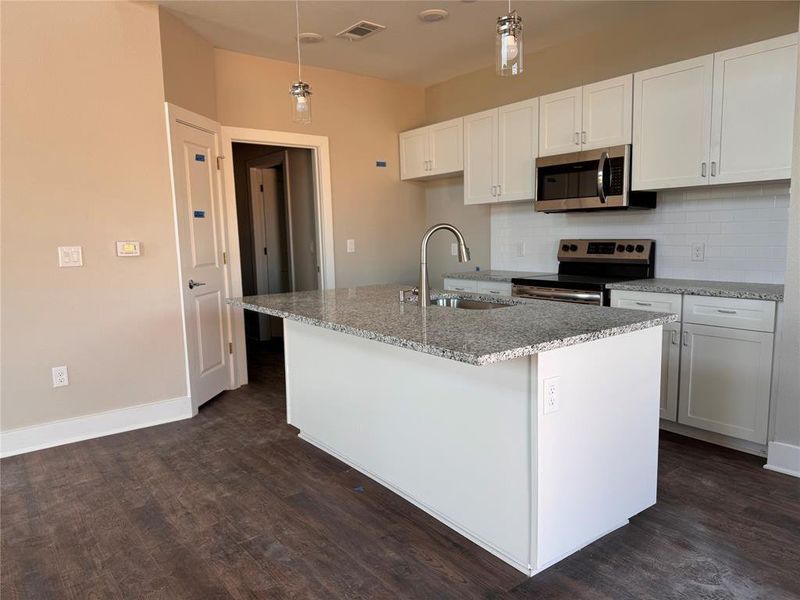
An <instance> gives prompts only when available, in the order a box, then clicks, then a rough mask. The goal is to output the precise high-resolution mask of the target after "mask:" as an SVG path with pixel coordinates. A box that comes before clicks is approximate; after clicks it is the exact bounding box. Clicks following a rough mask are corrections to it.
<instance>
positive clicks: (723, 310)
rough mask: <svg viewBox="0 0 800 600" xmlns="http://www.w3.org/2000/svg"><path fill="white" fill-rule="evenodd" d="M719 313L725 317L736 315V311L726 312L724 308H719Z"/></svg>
mask: <svg viewBox="0 0 800 600" xmlns="http://www.w3.org/2000/svg"><path fill="white" fill-rule="evenodd" d="M717 312H720V313H722V314H723V315H735V314H736V311H735V310H725V309H724V308H718V309H717Z"/></svg>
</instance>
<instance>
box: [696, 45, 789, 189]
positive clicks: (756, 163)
mask: <svg viewBox="0 0 800 600" xmlns="http://www.w3.org/2000/svg"><path fill="white" fill-rule="evenodd" d="M796 79H797V34H796V33H793V34H790V35H785V36H782V37H779V38H775V39H772V40H766V41H764V42H758V43H755V44H749V45H747V46H741V47H739V48H733V49H732V50H726V51H725V52H717V53H716V54H715V55H714V109H713V111H712V125H711V165H710V171H709V172H710V181H711V183H736V182H740V181H760V180H766V179H789V178H790V177H791V176H792V132H793V131H794V97H795V81H796Z"/></svg>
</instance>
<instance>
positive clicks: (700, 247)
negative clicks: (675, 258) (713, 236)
mask: <svg viewBox="0 0 800 600" xmlns="http://www.w3.org/2000/svg"><path fill="white" fill-rule="evenodd" d="M705 259H706V244H705V242H701V243H699V244H692V261H694V262H702V261H704V260H705Z"/></svg>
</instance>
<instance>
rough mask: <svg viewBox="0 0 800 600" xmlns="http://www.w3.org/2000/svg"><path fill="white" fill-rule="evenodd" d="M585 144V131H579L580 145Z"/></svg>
mask: <svg viewBox="0 0 800 600" xmlns="http://www.w3.org/2000/svg"><path fill="white" fill-rule="evenodd" d="M585 143H586V132H585V131H581V144H585Z"/></svg>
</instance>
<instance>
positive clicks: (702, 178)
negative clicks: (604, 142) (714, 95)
mask: <svg viewBox="0 0 800 600" xmlns="http://www.w3.org/2000/svg"><path fill="white" fill-rule="evenodd" d="M713 65H714V56H713V55H712V54H708V55H706V56H701V57H699V58H694V59H691V60H685V61H683V62H679V63H675V64H672V65H666V66H664V67H657V68H655V69H650V70H648V71H642V72H640V73H636V74H635V75H634V76H633V186H632V189H634V190H650V189H661V188H677V187H686V186H696V185H706V184H707V183H708V173H709V170H708V162H709V159H708V156H709V136H710V131H711V89H712V76H713Z"/></svg>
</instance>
